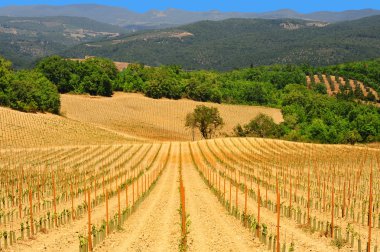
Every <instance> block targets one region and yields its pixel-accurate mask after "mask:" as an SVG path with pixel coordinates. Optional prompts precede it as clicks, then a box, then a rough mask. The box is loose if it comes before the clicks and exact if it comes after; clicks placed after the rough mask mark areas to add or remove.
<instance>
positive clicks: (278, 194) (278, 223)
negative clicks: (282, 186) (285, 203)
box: [276, 174, 280, 252]
mask: <svg viewBox="0 0 380 252" xmlns="http://www.w3.org/2000/svg"><path fill="white" fill-rule="evenodd" d="M276 194H277V237H276V251H277V252H280V192H279V188H278V178H277V174H276Z"/></svg>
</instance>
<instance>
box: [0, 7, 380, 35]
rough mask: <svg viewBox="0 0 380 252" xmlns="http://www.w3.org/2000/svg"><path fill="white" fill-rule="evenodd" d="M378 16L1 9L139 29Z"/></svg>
mask: <svg viewBox="0 0 380 252" xmlns="http://www.w3.org/2000/svg"><path fill="white" fill-rule="evenodd" d="M374 15H380V10H372V9H364V10H352V11H343V12H314V13H309V14H301V13H298V12H295V11H292V10H288V9H284V10H278V11H273V12H264V13H255V12H252V13H245V12H220V11H205V12H191V11H185V10H179V9H167V10H164V11H158V10H151V11H148V12H145V13H136V12H133V11H130V10H128V9H125V8H120V7H111V6H105V5H95V4H77V5H64V6H52V5H24V6H7V7H2V8H0V16H13V17H47V16H77V17H86V18H90V19H93V20H96V21H99V22H103V23H109V24H113V25H119V26H124V27H127V28H129V29H138V30H143V29H157V28H165V27H173V26H179V25H184V24H189V23H194V22H198V21H202V20H213V21H217V20H224V19H230V18H266V19H278V18H291V19H305V20H316V21H323V22H338V21H347V20H355V19H359V18H363V17H368V16H374Z"/></svg>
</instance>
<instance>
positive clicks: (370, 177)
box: [368, 161, 373, 252]
mask: <svg viewBox="0 0 380 252" xmlns="http://www.w3.org/2000/svg"><path fill="white" fill-rule="evenodd" d="M372 187H373V172H372V161H371V171H370V174H369V206H368V208H369V211H368V212H369V216H368V252H371V236H372V201H373V195H372V193H373V188H372Z"/></svg>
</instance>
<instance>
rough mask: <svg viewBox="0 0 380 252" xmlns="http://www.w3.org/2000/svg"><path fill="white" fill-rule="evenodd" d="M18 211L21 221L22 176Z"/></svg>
mask: <svg viewBox="0 0 380 252" xmlns="http://www.w3.org/2000/svg"><path fill="white" fill-rule="evenodd" d="M18 211H19V217H20V219H21V214H22V177H21V176H20V184H19V187H18Z"/></svg>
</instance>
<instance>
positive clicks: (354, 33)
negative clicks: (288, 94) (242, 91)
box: [65, 16, 380, 85]
mask: <svg viewBox="0 0 380 252" xmlns="http://www.w3.org/2000/svg"><path fill="white" fill-rule="evenodd" d="M284 23H291V24H293V25H294V26H298V27H299V29H295V30H288V29H286V28H284V27H283V25H282V24H284ZM311 23H314V22H310V21H303V20H291V19H275V20H263V19H228V20H222V21H202V22H197V23H193V24H189V25H184V26H180V27H177V28H170V29H165V30H158V31H157V30H153V31H145V32H137V33H132V34H127V35H122V36H120V37H118V38H111V39H108V40H104V41H97V42H93V43H90V45H91V46H88V45H86V44H81V45H78V46H74V47H72V48H70V49H69V50H67V51H66V52H65V56H68V57H78V56H81V57H83V56H85V55H95V56H99V57H110V58H112V59H115V60H118V61H127V62H143V63H145V64H147V65H150V66H159V65H168V64H177V65H181V66H183V67H184V68H185V69H187V70H199V69H213V70H214V69H217V70H232V69H237V68H243V67H249V66H250V65H253V66H260V65H271V64H276V63H281V64H304V63H307V64H310V65H313V66H326V65H331V64H339V63H342V62H349V61H354V60H368V59H372V58H373V57H380V50H379V49H380V25H379V24H380V16H373V17H368V18H363V19H360V20H355V21H345V22H339V23H335V24H329V25H327V26H324V27H317V26H315V25H312V24H311ZM173 32H176V33H179V32H188V33H191V34H193V36H187V37H182V38H181V39H179V38H177V37H174V36H170V34H171V33H173ZM337 38H339V39H338V40H337ZM120 41H123V43H120ZM267 77H268V78H271V76H270V73H268V76H267ZM276 77H279V76H276ZM278 80H281V78H279V79H278ZM276 82H277V81H276ZM278 83H279V84H280V83H281V81H279V82H278ZM280 85H281V84H280Z"/></svg>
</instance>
